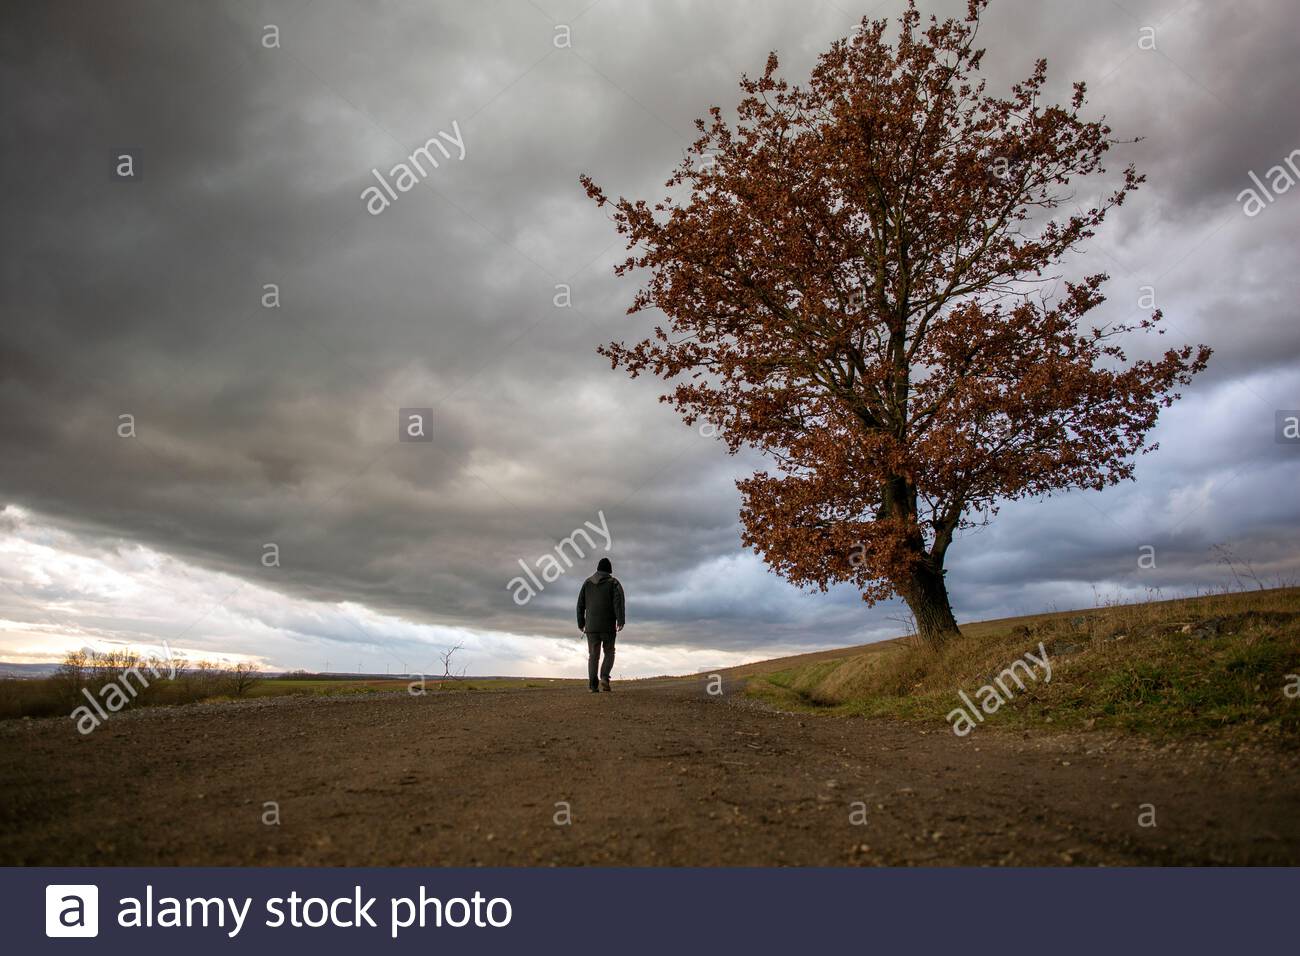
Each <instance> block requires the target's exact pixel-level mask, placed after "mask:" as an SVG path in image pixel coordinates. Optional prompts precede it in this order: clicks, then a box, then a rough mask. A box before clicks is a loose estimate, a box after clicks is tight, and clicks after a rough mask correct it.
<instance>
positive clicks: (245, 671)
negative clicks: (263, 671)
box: [226, 661, 261, 697]
mask: <svg viewBox="0 0 1300 956" xmlns="http://www.w3.org/2000/svg"><path fill="white" fill-rule="evenodd" d="M226 679H227V680H228V681H229V683H230V692H231V694H233V695H234V696H235V697H243V696H244V695H245V694H247V693H248V692H249V690H251V689H252V688H253V686H254V685H255V684H257V682H258V681H260V680H261V677H260V676H259V674H258V672H257V665H256V664H251V663H249V662H248V661H241V662H240V663H238V664H236V665H235V666H234V667H233V668H231V669H230V670H229V671H228V672H227V675H226Z"/></svg>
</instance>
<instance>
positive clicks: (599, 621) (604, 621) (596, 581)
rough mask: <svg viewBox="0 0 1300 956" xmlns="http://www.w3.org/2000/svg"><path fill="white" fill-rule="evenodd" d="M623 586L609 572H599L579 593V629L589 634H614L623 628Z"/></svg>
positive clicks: (586, 581)
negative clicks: (616, 630) (617, 628)
mask: <svg viewBox="0 0 1300 956" xmlns="http://www.w3.org/2000/svg"><path fill="white" fill-rule="evenodd" d="M623 623H624V616H623V585H621V584H619V582H618V578H616V577H614V575H612V574H610V573H609V572H608V571H597V572H596V573H595V574H593V575H592V576H591V577H589V578H587V580H585V581H583V582H582V590H581V591H579V592H578V629H579V630H582V631H586V632H587V633H588V634H613V633H614V630H615V627H622V626H623Z"/></svg>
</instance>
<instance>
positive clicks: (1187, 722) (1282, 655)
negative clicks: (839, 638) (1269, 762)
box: [749, 588, 1300, 744]
mask: <svg viewBox="0 0 1300 956" xmlns="http://www.w3.org/2000/svg"><path fill="white" fill-rule="evenodd" d="M962 631H963V636H962V638H961V639H960V640H956V641H953V642H952V643H951V644H950V645H949V646H948V647H946V648H945V649H944V650H943V651H942V652H940V653H939V654H934V653H932V652H930V651H928V650H926V649H924V648H922V647H919V646H916V645H914V644H911V643H905V642H904V643H893V645H892V646H891V647H889V648H888V649H887V650H885V651H884V652H876V653H850V654H848V655H843V654H841V656H839V657H838V658H835V657H832V656H830V655H822V656H821V659H820V660H816V661H812V662H804V663H795V664H793V666H787V667H784V668H777V667H773V668H771V669H768V670H767V671H766V672H765V673H764V674H761V675H758V676H755V677H754V678H752V679H751V681H750V684H749V691H750V693H751V694H754V695H756V696H759V697H763V698H766V699H768V700H769V701H771V702H773V703H775V704H777V705H778V706H782V707H785V708H796V709H803V710H821V711H826V712H831V713H839V714H863V715H872V716H889V717H896V718H904V719H921V720H943V719H944V718H945V716H946V715H947V714H948V713H949V712H950V711H951V710H952V709H953V708H954V707H956V706H958V703H957V700H956V697H955V695H956V693H957V691H958V690H959V689H964V690H966V691H967V692H968V693H969V692H973V691H974V690H975V689H976V688H977V687H979V686H980V685H982V684H985V683H987V682H988V681H989V680H990V679H991V678H992V677H993V676H994V675H996V674H997V673H998V672H999V671H1001V670H1002V669H1003V668H1005V667H1006V666H1007V665H1008V664H1009V663H1010V662H1011V661H1013V660H1015V659H1016V658H1018V657H1021V656H1022V655H1024V654H1025V652H1026V651H1034V652H1037V649H1038V646H1039V644H1040V643H1042V644H1043V646H1044V647H1045V648H1046V650H1047V653H1048V655H1049V657H1050V658H1051V661H1052V679H1051V681H1050V683H1041V682H1040V683H1038V684H1031V685H1030V686H1029V687H1028V688H1027V689H1026V690H1025V691H1023V692H1018V693H1017V696H1016V697H1015V698H1014V699H1013V700H1012V701H1011V703H1010V704H1009V705H1008V706H1004V707H1003V708H1002V709H1001V710H1000V711H999V712H998V715H997V719H996V725H997V726H999V727H1002V728H1005V729H1015V728H1019V727H1023V726H1026V725H1031V724H1032V725H1039V724H1049V723H1050V724H1055V725H1056V726H1057V727H1059V728H1061V729H1070V728H1075V727H1082V728H1094V727H1098V728H1111V729H1116V730H1122V731H1136V732H1141V733H1149V734H1153V735H1157V736H1160V735H1170V734H1178V735H1186V734H1195V733H1213V732H1219V731H1223V730H1225V729H1227V728H1232V730H1233V732H1234V733H1238V732H1240V733H1246V734H1250V735H1258V736H1268V737H1273V738H1276V739H1278V740H1279V741H1286V742H1288V743H1290V744H1295V743H1297V742H1300V735H1297V731H1300V700H1296V699H1294V698H1293V697H1289V696H1288V695H1287V694H1286V692H1285V691H1286V688H1287V686H1288V684H1289V683H1292V684H1293V683H1294V682H1295V681H1296V680H1298V679H1297V678H1294V676H1293V675H1296V674H1300V589H1297V588H1282V589H1274V590H1269V591H1250V592H1236V593H1227V594H1216V595H1208V596H1204V597H1197V598H1190V599H1183V600H1174V601H1147V602H1142V603H1138V604H1109V605H1107V606H1103V607H1098V608H1094V609H1092V610H1088V611H1065V612H1060V613H1054V614H1040V615H1034V616H1030V617H1021V618H1007V619H1003V620H997V621H982V622H978V623H974V624H968V625H964V626H963V628H962ZM773 663H774V664H779V663H780V662H773ZM992 724H994V722H993V721H990V725H992Z"/></svg>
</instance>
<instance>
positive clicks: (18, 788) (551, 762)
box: [0, 679, 1300, 866]
mask: <svg viewBox="0 0 1300 956" xmlns="http://www.w3.org/2000/svg"><path fill="white" fill-rule="evenodd" d="M615 688H616V692H615V693H614V694H608V695H605V694H602V695H599V696H597V695H592V694H588V693H587V692H586V691H585V689H577V688H576V687H575V688H569V687H561V688H548V689H539V690H519V691H500V692H488V693H477V692H455V693H446V694H441V695H439V694H437V693H435V692H430V693H429V694H428V695H427V696H425V697H422V698H413V697H410V696H408V695H405V694H393V695H383V696H377V697H370V698H366V699H357V698H353V697H334V698H275V699H262V700H257V701H250V702H247V703H242V704H209V705H196V706H189V707H158V708H151V709H147V710H140V711H138V712H135V713H128V714H123V715H119V716H116V717H113V718H111V719H110V720H109V721H108V722H107V723H106V724H105V725H104V726H102V727H100V728H99V729H98V730H96V731H95V732H94V733H93V734H91V735H90V736H88V737H85V738H82V737H79V736H78V735H77V734H76V732H75V730H74V729H73V727H72V725H71V722H70V721H68V720H66V719H64V720H37V721H6V722H4V724H3V725H0V862H2V863H4V864H6V865H35V864H40V865H71V864H121V865H125V864H134V865H147V864H186V865H244V864H267V865H319V864H334V865H354V866H361V865H407V864H409V865H475V864H485V865H516V864H521V865H548V864H559V865H582V864H596V865H609V864H633V865H646V864H677V865H712V864H725V865H742V864H743V865H766V864H800V865H810V864H815V865H832V866H836V865H877V864H889V865H911V864H923V865H924V864H952V863H960V864H1022V865H1023V864H1063V863H1075V864H1084V865H1092V864H1108V865H1118V864H1150V863H1171V864H1179V863H1273V864H1297V863H1300V762H1298V760H1297V757H1296V756H1295V755H1293V754H1278V753H1271V752H1265V751H1254V750H1246V749H1241V748H1237V749H1235V750H1228V749H1226V748H1224V747H1222V746H1212V745H1208V744H1205V743H1199V744H1198V743H1185V744H1180V745H1178V746H1177V747H1155V746H1153V745H1150V744H1146V743H1143V742H1141V741H1134V740H1119V739H1115V738H1111V737H1105V736H1102V735H1098V734H1087V735H1070V736H1057V737H1050V738H1045V737H1040V736H1033V737H1030V736H1025V735H1018V734H1007V733H1000V732H998V731H997V730H996V729H995V728H991V727H983V728H980V729H979V730H978V731H976V732H975V733H973V734H971V735H970V736H969V737H967V738H965V739H958V738H956V737H954V736H953V734H951V733H950V732H948V730H947V729H946V727H944V726H943V725H937V726H931V727H921V726H917V725H913V724H902V723H891V722H884V721H866V720H857V719H834V718H813V717H807V716H791V715H785V714H777V713H772V712H770V711H768V710H766V709H764V708H762V707H760V706H757V705H754V704H752V703H749V702H746V701H743V700H740V699H737V698H736V697H735V696H734V695H730V694H729V695H724V696H723V697H721V698H718V697H710V696H709V695H708V694H706V693H705V684H704V682H703V681H702V680H699V681H695V680H689V679H683V680H674V681H657V682H636V683H625V684H621V685H620V684H616V685H615ZM272 801H273V802H274V805H275V807H278V816H279V823H278V825H268V823H264V822H263V820H264V818H265V819H266V820H267V821H273V820H274V816H275V813H276V810H275V809H274V808H273V806H272V803H271V802H272ZM1144 805H1151V808H1147V807H1146V806H1144ZM1152 814H1154V822H1155V824H1156V825H1155V826H1145V827H1144V826H1141V825H1140V824H1139V818H1140V817H1142V819H1143V821H1144V822H1148V823H1149V822H1150V821H1151V820H1152ZM566 820H567V822H566Z"/></svg>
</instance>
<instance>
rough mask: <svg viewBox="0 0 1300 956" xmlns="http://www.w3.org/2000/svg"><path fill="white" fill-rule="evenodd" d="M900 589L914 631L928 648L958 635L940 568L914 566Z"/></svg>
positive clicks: (942, 643) (938, 646) (939, 645)
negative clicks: (911, 617)
mask: <svg viewBox="0 0 1300 956" xmlns="http://www.w3.org/2000/svg"><path fill="white" fill-rule="evenodd" d="M900 593H901V594H902V596H903V600H904V601H906V602H907V606H908V607H909V608H911V610H912V616H913V617H915V618H916V633H917V634H918V635H919V636H920V638H921V640H922V641H924V642H925V646H926V647H928V648H930V650H932V651H937V650H939V649H940V648H941V647H943V645H944V644H945V643H946V642H947V641H948V639H949V638H953V637H960V636H961V631H959V630H958V629H957V619H956V618H955V617H953V616H952V605H951V604H949V603H948V587H947V585H946V584H945V583H944V580H943V572H942V571H935V570H933V569H932V568H929V567H925V566H921V567H918V568H917V569H916V570H915V571H914V572H913V573H912V576H911V579H910V580H909V581H908V582H907V584H906V585H905V586H904V587H903V588H901V589H900Z"/></svg>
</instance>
